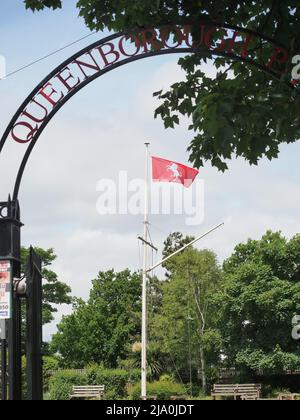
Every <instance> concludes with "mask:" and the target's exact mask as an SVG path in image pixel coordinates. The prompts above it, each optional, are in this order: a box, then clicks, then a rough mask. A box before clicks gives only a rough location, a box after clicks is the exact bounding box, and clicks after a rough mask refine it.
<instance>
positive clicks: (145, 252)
mask: <svg viewBox="0 0 300 420" xmlns="http://www.w3.org/2000/svg"><path fill="white" fill-rule="evenodd" d="M145 146H146V152H145V209H144V236H143V238H141V237H138V239H139V240H141V241H142V242H143V247H144V248H143V282H142V360H141V398H142V399H144V400H146V399H147V276H148V274H149V273H150V272H151V271H153V270H154V269H155V268H157V267H159V266H161V265H162V264H163V263H164V262H166V261H168V260H169V259H170V258H173V257H175V256H176V255H177V254H179V253H180V252H182V251H184V250H185V249H186V248H188V247H189V246H191V245H194V244H195V243H196V242H198V241H200V240H201V239H203V238H204V237H206V236H207V235H209V234H211V233H212V232H214V231H215V230H217V229H219V228H220V227H221V226H223V225H224V223H220V224H219V225H217V226H216V227H214V228H212V229H210V230H209V231H208V232H206V233H204V234H202V235H201V236H198V237H197V238H196V239H194V240H193V241H191V242H190V243H189V244H187V245H184V246H183V247H182V248H180V249H179V250H177V251H175V252H174V253H173V254H171V255H169V256H168V257H166V258H164V259H163V260H161V261H160V262H158V263H156V264H155V265H154V266H153V267H149V264H148V247H151V248H153V249H155V250H156V251H157V249H156V248H155V247H154V246H153V244H152V243H151V238H149V201H150V200H149V196H150V182H149V146H150V143H145ZM149 239H150V241H149Z"/></svg>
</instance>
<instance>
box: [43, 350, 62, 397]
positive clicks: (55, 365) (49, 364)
mask: <svg viewBox="0 0 300 420" xmlns="http://www.w3.org/2000/svg"><path fill="white" fill-rule="evenodd" d="M58 369H59V361H58V360H57V359H56V358H55V357H50V356H44V357H43V387H44V392H47V391H48V390H49V386H50V379H51V371H53V370H58Z"/></svg>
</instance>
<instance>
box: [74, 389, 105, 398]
mask: <svg viewBox="0 0 300 420" xmlns="http://www.w3.org/2000/svg"><path fill="white" fill-rule="evenodd" d="M104 389H105V387H104V385H86V386H73V390H72V394H71V395H70V400H73V399H75V398H84V399H89V398H97V399H98V400H101V399H102V398H103V395H104Z"/></svg>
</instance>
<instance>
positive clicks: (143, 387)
mask: <svg viewBox="0 0 300 420" xmlns="http://www.w3.org/2000/svg"><path fill="white" fill-rule="evenodd" d="M145 146H146V153H145V160H146V162H145V210H144V237H143V247H144V248H143V249H144V252H143V284H142V378H141V397H142V399H147V272H148V243H149V241H148V229H149V146H150V143H145Z"/></svg>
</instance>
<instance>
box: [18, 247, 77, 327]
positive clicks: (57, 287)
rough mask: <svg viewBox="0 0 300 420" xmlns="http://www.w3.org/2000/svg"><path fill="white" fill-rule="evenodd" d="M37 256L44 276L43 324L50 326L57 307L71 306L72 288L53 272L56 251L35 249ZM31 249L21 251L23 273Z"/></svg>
mask: <svg viewBox="0 0 300 420" xmlns="http://www.w3.org/2000/svg"><path fill="white" fill-rule="evenodd" d="M34 250H35V252H36V254H37V255H39V256H40V258H41V259H42V276H43V283H44V284H43V323H44V324H48V323H49V322H51V321H53V319H54V317H53V314H55V313H56V312H57V308H56V305H62V304H66V305H70V304H71V303H72V297H71V296H70V293H71V289H70V287H69V286H68V285H67V284H65V283H63V282H61V281H60V280H59V278H58V275H57V274H56V273H55V272H54V271H52V270H51V265H52V263H53V262H54V261H55V260H56V258H57V256H56V255H55V254H54V250H53V249H52V248H50V249H42V248H34ZM29 251H30V250H29V248H24V247H23V248H22V249H21V258H22V272H23V273H25V272H26V264H27V259H28V256H29Z"/></svg>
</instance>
